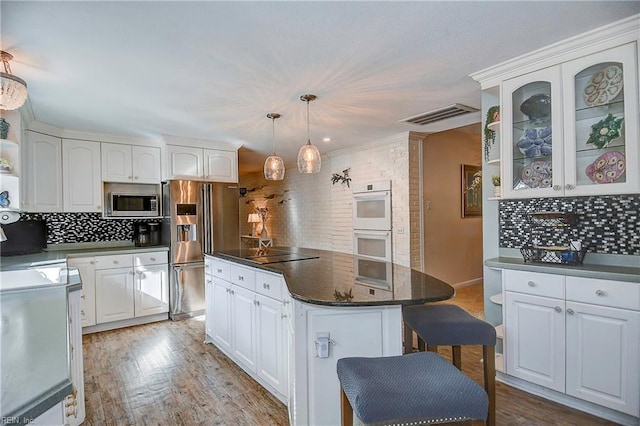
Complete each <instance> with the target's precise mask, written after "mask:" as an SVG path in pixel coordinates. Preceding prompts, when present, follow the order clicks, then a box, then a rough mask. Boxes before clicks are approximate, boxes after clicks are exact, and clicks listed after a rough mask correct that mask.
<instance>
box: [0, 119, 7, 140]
mask: <svg viewBox="0 0 640 426" xmlns="http://www.w3.org/2000/svg"><path fill="white" fill-rule="evenodd" d="M8 135H9V123H7V121H6V120H5V119H4V118H0V139H6V138H7V136H8Z"/></svg>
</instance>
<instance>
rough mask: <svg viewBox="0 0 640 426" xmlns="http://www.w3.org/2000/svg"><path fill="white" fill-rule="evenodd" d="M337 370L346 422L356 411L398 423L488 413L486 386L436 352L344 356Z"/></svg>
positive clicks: (370, 420) (376, 421) (368, 419)
mask: <svg viewBox="0 0 640 426" xmlns="http://www.w3.org/2000/svg"><path fill="white" fill-rule="evenodd" d="M337 370H338V379H339V380H340V386H341V392H340V395H341V399H340V400H341V407H342V425H343V426H346V425H348V426H351V425H352V424H353V413H355V414H356V416H357V417H358V419H360V421H362V422H363V423H365V424H367V425H398V426H399V425H403V424H407V425H418V424H438V423H450V422H460V421H467V420H473V419H476V420H484V419H486V417H487V411H488V407H489V398H488V397H487V394H486V393H485V391H484V390H483V389H482V387H480V386H479V385H478V384H477V383H476V382H474V381H473V380H472V379H470V378H469V377H467V376H466V375H464V374H463V373H462V372H461V371H460V370H458V369H457V368H455V367H454V366H453V365H451V364H450V363H448V362H447V361H446V360H445V359H444V358H442V357H441V356H440V355H438V354H436V353H433V352H418V353H412V354H408V355H400V356H391V357H380V358H361V357H352V358H342V359H339V360H338V364H337Z"/></svg>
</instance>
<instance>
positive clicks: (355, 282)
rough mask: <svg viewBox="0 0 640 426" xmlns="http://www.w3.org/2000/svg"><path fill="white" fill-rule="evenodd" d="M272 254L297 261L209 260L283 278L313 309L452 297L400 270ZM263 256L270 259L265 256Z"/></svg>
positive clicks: (353, 259) (323, 255)
mask: <svg viewBox="0 0 640 426" xmlns="http://www.w3.org/2000/svg"><path fill="white" fill-rule="evenodd" d="M272 253H289V254H294V256H291V257H292V258H295V259H298V260H289V261H283V262H278V261H277V256H273V258H274V260H273V263H259V262H260V261H257V260H256V259H257V256H258V254H259V253H257V249H239V250H222V251H217V252H213V253H208V255H210V256H212V257H215V258H219V259H223V260H227V261H231V262H234V263H237V264H240V265H244V266H250V267H254V268H258V269H262V270H264V271H267V272H273V273H278V274H281V275H283V276H284V279H285V282H286V285H287V289H288V292H289V293H290V294H291V296H292V297H293V298H294V299H296V300H299V301H301V302H305V303H309V304H314V305H323V306H336V307H356V306H383V305H415V304H423V303H429V302H437V301H442V300H447V299H450V298H451V297H453V295H454V294H455V290H454V289H453V287H451V286H450V285H449V284H447V283H445V282H443V281H441V280H439V279H437V278H435V277H432V276H430V275H427V274H424V273H422V272H420V271H416V270H413V269H410V268H407V267H405V266H401V265H398V264H393V263H389V262H382V261H378V260H372V259H369V258H363V257H358V256H354V255H351V254H348V253H340V252H334V251H327V250H317V249H308V248H297V247H277V248H275V249H274V250H273V251H272ZM264 254H265V255H266V256H267V257H268V256H269V252H266V253H264ZM282 256H285V255H284V254H283V255H282ZM262 261H264V259H263V260H262ZM267 262H268V260H267ZM363 268H364V269H367V270H368V272H373V273H374V274H373V275H375V274H378V275H379V276H380V275H382V276H383V277H384V279H379V276H378V277H377V278H374V279H370V278H368V277H367V276H363V275H371V274H364V273H363Z"/></svg>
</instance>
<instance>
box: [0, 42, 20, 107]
mask: <svg viewBox="0 0 640 426" xmlns="http://www.w3.org/2000/svg"><path fill="white" fill-rule="evenodd" d="M11 59H13V56H12V55H11V54H9V53H7V52H5V51H4V50H2V51H0V60H2V64H3V65H4V70H5V72H0V109H4V110H12V109H18V108H20V107H21V106H22V104H23V103H24V101H25V100H27V83H25V81H24V80H23V79H21V78H19V77H16V76H15V75H13V74H11V67H10V66H9V61H10V60H11Z"/></svg>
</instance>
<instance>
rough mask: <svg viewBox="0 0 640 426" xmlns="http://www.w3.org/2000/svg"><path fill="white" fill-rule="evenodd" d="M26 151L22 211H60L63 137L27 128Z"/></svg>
mask: <svg viewBox="0 0 640 426" xmlns="http://www.w3.org/2000/svg"><path fill="white" fill-rule="evenodd" d="M26 153H27V154H26V155H27V161H26V173H23V178H24V179H25V180H26V184H25V192H26V194H25V196H24V197H23V198H24V199H25V201H24V203H23V206H24V208H25V210H26V211H28V212H34V213H36V212H42V213H44V212H62V210H63V202H62V139H60V138H56V137H54V136H49V135H45V134H42V133H37V132H33V131H29V132H28V133H27V148H26Z"/></svg>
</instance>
